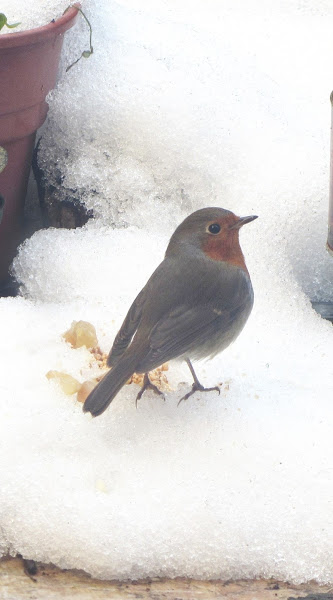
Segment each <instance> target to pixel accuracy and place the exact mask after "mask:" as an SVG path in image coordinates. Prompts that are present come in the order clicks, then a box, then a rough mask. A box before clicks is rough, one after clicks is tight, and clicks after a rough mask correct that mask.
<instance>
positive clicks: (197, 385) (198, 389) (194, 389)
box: [177, 382, 221, 406]
mask: <svg viewBox="0 0 333 600" xmlns="http://www.w3.org/2000/svg"><path fill="white" fill-rule="evenodd" d="M214 390H216V391H217V392H218V393H219V394H220V393H221V390H220V388H219V386H218V385H215V386H214V387H210V388H205V387H204V386H203V385H201V383H199V382H194V383H193V384H192V389H191V391H190V392H188V393H187V394H185V396H183V397H182V398H181V399H180V400H179V402H178V404H177V406H179V405H180V403H181V402H182V401H183V400H187V399H188V398H189V397H190V396H192V394H195V392H213V391H214Z"/></svg>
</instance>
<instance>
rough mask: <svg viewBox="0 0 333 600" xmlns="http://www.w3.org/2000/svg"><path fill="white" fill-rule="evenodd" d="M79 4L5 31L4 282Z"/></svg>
mask: <svg viewBox="0 0 333 600" xmlns="http://www.w3.org/2000/svg"><path fill="white" fill-rule="evenodd" d="M79 6H80V5H79V4H76V5H74V6H72V7H71V8H70V9H68V10H67V11H66V12H65V13H64V14H63V15H62V16H61V17H60V18H59V19H57V20H56V21H54V22H52V23H49V24H48V25H44V26H43V27H37V28H36V29H30V30H28V31H22V32H18V33H9V34H4V35H3V34H1V35H0V82H1V84H0V146H1V147H2V148H4V149H5V150H6V151H7V155H8V156H7V164H6V166H5V168H4V169H3V170H2V172H1V173H0V195H1V196H3V198H4V201H5V203H4V208H3V213H2V220H1V223H0V282H3V281H4V280H5V279H6V278H7V275H8V268H9V266H10V263H11V261H12V259H13V257H14V255H15V252H16V249H17V246H18V245H19V243H20V242H21V240H22V227H23V214H24V201H25V196H26V192H27V185H28V178H29V173H30V168H31V160H32V153H33V149H34V144H35V137H36V131H37V129H38V128H39V127H40V126H41V125H42V124H43V123H44V121H45V118H46V115H47V111H48V104H47V102H46V101H45V98H46V96H47V94H48V93H49V91H50V90H51V89H53V88H54V86H55V84H56V79H57V73H58V66H59V59H60V53H61V49H62V43H63V38H64V33H65V31H67V29H69V28H70V27H72V25H73V24H74V22H75V20H76V17H77V14H78V7H79Z"/></svg>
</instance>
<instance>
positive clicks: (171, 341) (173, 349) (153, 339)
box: [139, 305, 243, 372]
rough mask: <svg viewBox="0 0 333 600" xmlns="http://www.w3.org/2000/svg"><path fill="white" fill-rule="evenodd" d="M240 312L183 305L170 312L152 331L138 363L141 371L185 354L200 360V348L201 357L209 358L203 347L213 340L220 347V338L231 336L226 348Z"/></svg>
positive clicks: (235, 308) (221, 339)
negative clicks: (147, 348)
mask: <svg viewBox="0 0 333 600" xmlns="http://www.w3.org/2000/svg"><path fill="white" fill-rule="evenodd" d="M242 310H243V307H242V306H236V307H232V308H228V309H226V308H225V309H223V310H220V309H219V308H217V307H216V308H215V307H214V306H213V305H201V306H197V307H189V306H188V305H183V306H180V307H179V308H177V309H176V310H173V311H170V312H169V313H168V314H167V315H165V317H163V318H162V319H161V320H160V321H158V323H157V324H156V325H155V327H154V328H153V329H152V332H151V335H150V337H149V346H150V348H149V350H148V352H147V354H146V356H145V357H144V359H143V360H142V361H141V362H140V364H139V370H140V372H148V371H150V370H152V369H154V368H156V367H157V366H159V365H161V364H162V363H164V362H166V361H168V360H171V359H172V358H177V357H179V356H183V355H185V356H186V355H187V354H188V356H189V357H191V356H193V357H194V358H199V357H200V354H201V352H200V349H201V350H203V352H202V355H203V356H209V355H210V354H211V352H210V351H208V352H207V353H206V352H205V347H207V346H208V347H209V346H210V340H212V339H213V338H215V339H218V340H219V341H220V342H221V346H223V337H225V339H226V340H227V338H228V337H230V336H231V339H228V341H227V343H226V344H225V346H224V347H226V346H227V345H228V344H229V343H230V342H231V341H232V339H233V337H234V336H232V323H233V322H234V320H235V317H237V314H238V313H239V312H241V311H242ZM212 345H213V346H214V343H213V344H212ZM221 349H223V348H222V347H221ZM217 351H219V350H217Z"/></svg>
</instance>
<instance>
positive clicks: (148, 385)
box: [135, 373, 165, 407]
mask: <svg viewBox="0 0 333 600" xmlns="http://www.w3.org/2000/svg"><path fill="white" fill-rule="evenodd" d="M146 390H153V392H154V393H155V394H158V396H162V397H163V400H165V396H164V394H163V392H161V390H159V389H158V387H157V386H156V385H154V384H153V383H152V382H151V381H150V379H149V375H148V373H145V374H144V378H143V384H142V388H141V390H140V391H139V393H138V395H137V397H136V400H135V406H136V407H138V401H139V400H140V398H141V396H142V394H143V393H144V392H145V391H146Z"/></svg>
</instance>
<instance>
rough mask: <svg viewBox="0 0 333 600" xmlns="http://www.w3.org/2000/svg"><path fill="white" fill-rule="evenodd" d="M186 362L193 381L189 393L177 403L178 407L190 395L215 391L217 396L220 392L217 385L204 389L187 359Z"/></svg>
mask: <svg viewBox="0 0 333 600" xmlns="http://www.w3.org/2000/svg"><path fill="white" fill-rule="evenodd" d="M186 362H187V364H188V368H189V369H190V371H191V374H192V377H193V379H194V383H193V384H192V390H191V391H190V392H188V393H187V394H185V396H183V397H182V398H181V399H180V400H179V402H178V406H179V404H180V403H181V402H182V401H183V400H187V398H189V397H190V396H192V394H194V393H195V392H213V391H214V390H216V391H217V392H218V393H219V394H220V392H221V390H220V388H219V386H218V385H216V386H215V387H210V388H205V387H204V386H203V385H201V383H200V381H199V379H198V378H197V376H196V374H195V371H194V369H193V365H192V363H191V361H190V359H189V358H187V359H186Z"/></svg>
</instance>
